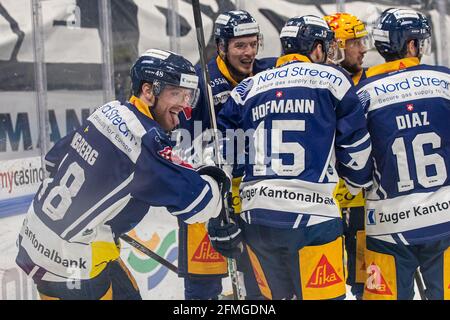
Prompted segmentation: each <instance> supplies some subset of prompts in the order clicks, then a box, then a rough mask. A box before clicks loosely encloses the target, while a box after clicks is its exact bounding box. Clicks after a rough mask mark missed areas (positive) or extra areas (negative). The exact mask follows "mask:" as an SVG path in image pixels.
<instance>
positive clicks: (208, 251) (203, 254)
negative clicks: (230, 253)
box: [192, 234, 225, 262]
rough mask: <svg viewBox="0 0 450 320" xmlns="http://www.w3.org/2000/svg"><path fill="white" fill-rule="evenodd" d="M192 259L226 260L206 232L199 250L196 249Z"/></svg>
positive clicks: (202, 260) (199, 260) (203, 260)
mask: <svg viewBox="0 0 450 320" xmlns="http://www.w3.org/2000/svg"><path fill="white" fill-rule="evenodd" d="M192 261H196V262H224V261H225V259H224V258H223V257H222V256H221V255H220V254H219V253H218V252H217V251H216V250H214V248H213V247H212V245H211V241H209V238H208V235H207V234H206V235H205V237H204V238H203V240H202V241H201V242H200V244H199V246H198V247H197V250H195V253H194V256H193V257H192Z"/></svg>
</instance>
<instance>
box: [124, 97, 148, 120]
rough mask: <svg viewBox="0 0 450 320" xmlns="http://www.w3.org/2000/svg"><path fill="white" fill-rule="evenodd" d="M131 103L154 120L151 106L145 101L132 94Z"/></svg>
mask: <svg viewBox="0 0 450 320" xmlns="http://www.w3.org/2000/svg"><path fill="white" fill-rule="evenodd" d="M130 103H131V104H132V105H134V106H135V107H136V108H137V109H138V110H139V111H140V112H142V113H143V114H145V115H146V116H147V117H149V118H150V119H152V120H153V115H152V113H151V112H150V107H149V106H148V105H147V104H145V103H144V101H142V100H141V99H139V98H138V97H136V96H132V97H131V98H130Z"/></svg>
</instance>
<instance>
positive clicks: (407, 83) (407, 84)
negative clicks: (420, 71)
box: [374, 76, 449, 96]
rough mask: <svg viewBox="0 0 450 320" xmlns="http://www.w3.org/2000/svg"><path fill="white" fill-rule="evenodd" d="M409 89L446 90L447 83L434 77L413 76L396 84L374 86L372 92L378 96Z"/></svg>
mask: <svg viewBox="0 0 450 320" xmlns="http://www.w3.org/2000/svg"><path fill="white" fill-rule="evenodd" d="M411 88H428V89H433V88H440V89H444V90H448V89H449V82H448V81H446V80H444V79H440V78H436V77H424V76H414V77H412V78H406V79H404V80H401V81H398V82H392V83H388V84H386V83H381V85H380V86H375V87H374V90H375V94H376V95H377V96H379V95H381V94H386V93H393V92H397V91H405V90H410V89H411Z"/></svg>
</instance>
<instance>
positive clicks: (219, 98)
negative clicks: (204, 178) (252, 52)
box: [180, 57, 276, 176]
mask: <svg viewBox="0 0 450 320" xmlns="http://www.w3.org/2000/svg"><path fill="white" fill-rule="evenodd" d="M275 63H276V58H263V59H255V61H254V64H253V74H257V73H259V72H261V71H264V70H267V69H270V68H273V67H274V66H275ZM208 71H209V76H210V86H211V91H212V95H213V103H214V110H215V113H216V115H217V114H218V113H219V111H220V110H221V109H222V107H223V105H224V103H225V102H226V101H227V99H228V97H229V96H230V93H231V90H233V88H234V87H235V86H236V85H237V82H236V81H235V80H234V79H233V78H232V77H231V75H230V72H229V71H228V68H227V66H226V64H225V62H224V61H223V60H222V59H221V58H220V57H216V58H213V59H211V60H210V62H209V63H208ZM196 72H197V75H198V76H199V77H200V79H203V73H202V70H201V66H199V65H197V66H196ZM199 86H200V96H199V101H198V103H197V106H196V108H194V109H192V110H185V111H184V113H183V114H181V116H180V128H182V129H185V130H187V132H188V133H189V135H190V139H186V140H185V141H187V142H186V143H185V144H183V145H181V146H180V147H181V149H182V150H183V153H184V155H183V158H186V159H190V160H191V162H194V163H201V162H202V159H197V158H196V157H195V156H196V155H198V154H199V152H197V150H199V149H202V150H203V149H204V148H205V146H206V145H208V142H211V136H209V138H208V136H206V135H204V133H205V130H207V129H210V128H211V120H210V116H209V113H210V112H209V110H208V104H207V102H206V99H207V97H206V89H205V88H204V84H203V81H200V84H199ZM191 141H193V143H190V142H191ZM234 174H235V175H236V176H242V173H240V172H238V171H236V172H235V173H234Z"/></svg>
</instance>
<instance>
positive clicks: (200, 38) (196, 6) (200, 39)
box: [192, 0, 244, 300]
mask: <svg viewBox="0 0 450 320" xmlns="http://www.w3.org/2000/svg"><path fill="white" fill-rule="evenodd" d="M192 10H193V13H194V22H195V29H196V32H197V44H198V51H199V54H200V65H201V67H202V73H203V79H202V81H203V86H204V88H205V90H206V92H204V94H205V96H206V103H207V105H208V111H209V118H210V120H211V127H212V129H213V132H214V147H215V150H216V152H215V154H216V164H217V165H218V166H219V167H220V168H222V159H221V157H220V145H219V139H218V136H217V121H216V113H215V110H214V104H213V95H212V90H211V85H210V77H209V71H208V65H207V63H206V46H205V36H204V33H203V22H202V15H201V11H200V1H199V0H192ZM224 207H225V220H226V222H230V216H229V214H230V213H229V212H230V210H229V204H228V201H224ZM227 261H228V273H229V275H230V278H231V285H232V288H233V296H234V299H235V300H242V299H243V298H244V297H243V295H242V291H241V289H240V284H239V279H238V273H237V264H236V260H235V259H231V258H228V259H227Z"/></svg>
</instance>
